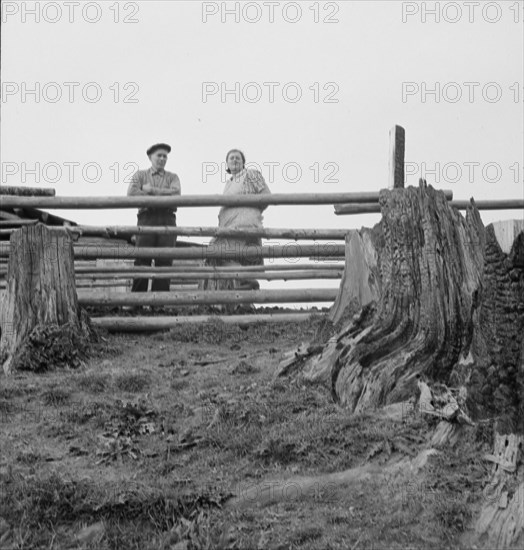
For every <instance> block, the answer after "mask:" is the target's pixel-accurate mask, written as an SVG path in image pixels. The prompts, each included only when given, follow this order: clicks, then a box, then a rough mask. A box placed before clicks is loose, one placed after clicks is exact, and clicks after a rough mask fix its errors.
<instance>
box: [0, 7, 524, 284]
mask: <svg viewBox="0 0 524 550" xmlns="http://www.w3.org/2000/svg"><path fill="white" fill-rule="evenodd" d="M15 4H16V5H15ZM22 4H25V5H26V8H28V9H29V8H33V7H34V4H35V2H17V3H15V2H2V7H3V17H4V21H3V22H2V50H1V53H2V86H3V88H2V128H1V130H2V141H1V160H2V169H3V170H2V183H5V184H11V185H20V184H24V183H25V184H26V185H40V186H51V187H55V188H56V190H57V194H58V195H95V196H97V195H124V194H125V193H126V190H127V184H126V183H125V182H124V177H125V176H126V175H128V174H129V173H130V172H131V171H132V169H133V165H131V168H130V167H129V166H127V167H125V166H124V165H125V164H126V163H134V164H135V165H139V166H140V167H141V168H147V167H148V159H147V157H146V155H145V150H146V148H147V147H148V146H149V145H151V144H152V143H155V142H159V141H166V142H167V143H170V144H171V145H172V147H173V152H172V153H171V155H170V158H169V160H168V165H167V169H168V170H171V171H174V172H176V173H178V175H179V176H180V179H181V182H182V192H183V193H185V194H200V193H202V194H205V193H220V192H222V189H223V186H224V184H223V181H224V176H223V173H222V170H221V173H217V174H214V175H210V176H207V177H204V176H203V169H204V166H203V165H204V163H211V164H209V165H208V166H210V170H211V171H212V170H213V166H214V165H213V164H212V163H215V166H218V165H220V164H221V163H222V162H223V160H224V156H225V154H226V152H227V150H228V149H230V148H232V147H239V148H241V149H243V150H244V151H245V153H246V155H247V159H248V162H249V161H251V162H255V163H257V164H259V165H261V166H262V172H263V174H264V176H265V177H266V180H267V181H268V183H269V186H270V188H271V189H272V191H273V192H279V193H283V192H316V191H319V192H340V191H371V190H379V189H381V188H383V187H386V186H387V181H388V149H389V136H388V134H389V130H390V128H391V127H392V125H394V124H400V125H402V126H404V127H405V129H406V135H407V140H406V162H407V163H411V164H409V165H408V166H409V168H408V170H409V173H410V175H409V176H408V180H407V185H416V184H417V182H418V178H419V177H420V176H421V168H422V163H425V164H426V165H427V166H428V168H429V169H431V168H432V167H434V165H435V163H440V182H439V183H436V182H435V176H434V175H431V174H428V175H427V180H428V183H430V184H434V185H435V186H436V187H440V188H446V189H452V190H453V192H454V196H455V198H457V199H468V198H469V197H471V196H473V197H475V198H476V199H479V200H480V199H488V198H520V197H523V195H524V190H523V182H524V160H523V151H524V146H523V145H524V144H523V128H524V126H523V124H524V116H523V113H524V98H523V96H524V79H523V72H524V60H523V52H524V48H523V34H524V33H523V31H524V2H522V1H521V2H518V3H517V2H513V1H511V2H505V1H503V2H498V3H497V2H491V4H492V8H491V9H490V10H488V11H486V10H484V11H483V10H482V5H479V6H476V7H475V11H474V12H473V13H471V12H468V9H471V8H468V7H467V3H466V5H465V4H464V3H463V2H458V3H449V2H440V3H435V2H418V3H415V2H399V1H395V0H388V1H342V2H320V3H315V2H309V1H301V2H299V3H298V4H299V6H300V9H301V14H299V13H298V12H297V9H296V7H295V6H294V5H293V4H294V3H292V2H280V3H278V5H277V4H275V6H274V8H273V9H274V13H273V17H274V22H273V23H271V22H270V21H269V18H270V15H271V14H270V7H269V6H268V5H267V2H266V3H264V2H259V3H258V9H259V12H258V14H257V6H255V5H254V4H255V3H253V2H251V3H246V2H240V3H239V5H240V19H241V20H240V22H238V23H236V22H235V16H234V15H227V17H226V21H225V22H222V20H221V18H222V15H223V11H222V5H223V4H226V5H227V7H228V8H234V6H235V2H226V3H223V2H197V1H163V2H160V1H147V2H146V1H142V2H119V3H118V5H117V3H115V2H114V1H107V2H91V4H92V5H93V6H92V7H91V8H89V9H88V10H87V12H86V17H85V18H90V19H91V20H93V19H96V18H97V17H99V18H100V20H99V21H98V22H96V23H89V22H88V21H86V20H85V18H83V16H82V9H84V11H85V8H86V6H85V4H86V2H80V3H79V4H80V5H79V6H78V7H76V8H75V12H74V14H73V16H72V17H73V19H74V21H73V22H69V21H68V18H69V12H68V9H69V8H67V7H66V6H65V5H63V3H60V2H59V3H54V4H59V5H60V6H61V10H62V14H61V17H59V14H58V11H57V10H56V7H54V6H45V5H46V4H50V3H49V2H40V3H39V4H40V6H39V7H38V9H39V11H40V22H39V23H37V22H35V16H34V15H31V14H29V13H22V12H23V10H22V8H21V7H20V6H21V5H22ZM51 4H53V3H51ZM246 4H250V7H249V9H248V10H247V11H246V9H245V5H246ZM435 4H438V6H439V7H440V21H439V22H435V16H434V15H431V14H430V13H423V12H424V10H426V11H427V10H430V9H432V8H434V7H435ZM451 4H453V5H451ZM470 4H471V3H470ZM482 4H484V3H482ZM515 5H517V7H518V9H516V7H515ZM16 6H18V8H17V7H16ZM456 6H459V9H460V10H461V17H459V15H460V14H459V13H458V12H457V11H456ZM117 8H118V9H117ZM97 10H98V11H97ZM204 12H205V13H208V15H207V22H204V21H203V19H204V17H203V14H204ZM215 12H217V13H215ZM413 12H416V13H413ZM244 16H246V17H247V18H251V19H252V20H254V19H255V18H256V17H257V16H260V20H259V21H258V22H255V23H249V22H248V21H246V20H245V19H244ZM117 17H118V20H119V22H115V19H116V18H117ZM126 17H127V18H128V19H132V20H136V21H138V22H136V23H124V22H123V20H124V18H126ZM315 17H318V18H319V20H320V21H319V22H318V23H316V22H315ZM286 18H287V19H288V20H292V19H296V22H295V23H291V22H287V21H286V20H285V19H286ZM403 18H404V20H405V22H403ZM45 19H47V20H49V21H52V20H53V19H57V22H56V23H52V22H48V21H46V20H45ZM324 19H327V20H338V23H331V24H330V23H324V22H323V20H324ZM446 19H447V20H446ZM453 19H458V21H457V22H456V23H453V22H451V21H452V20H453ZM470 19H471V20H472V21H471V22H470ZM497 19H498V21H497V22H493V23H490V22H489V21H488V20H491V21H494V20H497ZM23 82H25V83H27V84H26V86H27V88H34V85H35V82H37V83H39V85H40V88H41V90H42V89H43V88H44V87H45V85H46V84H47V83H50V82H56V83H58V84H59V88H58V89H60V91H61V92H62V94H63V95H62V98H61V99H60V100H58V101H57V102H55V103H53V102H51V101H50V100H52V99H54V97H55V94H56V90H57V87H56V86H54V85H50V86H47V88H46V93H47V98H46V97H43V96H40V101H39V102H36V101H35V96H34V95H27V96H26V97H25V98H24V97H23V96H22V94H21V88H22V87H23V84H22V83H23ZM65 82H78V83H80V84H79V85H78V86H77V87H76V88H74V101H73V102H69V100H68V93H69V90H70V89H71V88H68V87H67V86H66V85H64V83H65ZM89 82H95V83H97V85H98V86H99V87H100V88H99V89H100V90H101V92H102V96H101V98H100V100H99V101H94V102H92V103H89V102H88V101H86V100H85V99H84V98H83V97H82V89H83V88H84V86H85V84H87V83H89ZM206 82H207V83H209V84H208V88H207V89H208V90H210V91H216V90H218V92H217V93H215V94H214V95H211V94H210V95H208V97H207V101H204V100H203V93H202V88H203V83H206ZM236 82H238V83H240V84H239V85H240V91H241V94H240V102H239V103H237V102H235V97H234V95H233V94H230V95H228V96H226V98H225V101H221V97H220V95H221V94H220V92H221V90H222V89H223V88H224V87H227V88H228V89H233V88H234V86H235V83H236ZM267 82H274V83H278V84H275V96H274V101H273V102H270V100H269V99H270V98H269V87H268V85H264V83H267ZM436 82H438V83H439V86H440V88H441V92H440V94H439V100H440V101H439V102H438V103H437V102H436V101H435V96H434V95H430V94H427V95H426V96H424V95H423V94H422V93H421V91H420V90H421V88H422V87H423V86H424V85H426V86H427V88H434V87H435V83H436ZM467 82H476V83H478V85H465V84H464V83H467ZM114 83H117V85H116V86H115V85H114ZM126 83H134V84H132V85H128V86H127V87H125V86H126ZM248 83H252V84H251V85H250V86H248V87H247V88H245V87H244V86H245V85H246V84H248ZM289 83H295V84H291V85H290V86H288V87H287V88H286V91H287V95H286V96H285V97H284V96H283V92H282V90H283V88H284V87H285V85H286V84H289ZM315 83H318V84H315ZM328 83H332V84H328ZM403 83H404V84H403ZM406 83H411V84H406ZM423 83H425V84H423ZM450 83H451V84H450ZM453 83H456V84H453ZM490 83H491V84H490ZM326 84H327V87H326V89H323V88H324V86H325V85H326ZM17 86H18V88H19V90H18V91H17V90H16V87H17ZM406 86H407V92H408V93H410V94H411V95H406V96H405V97H404V98H403V87H404V89H405V91H406ZM468 86H469V87H468ZM110 87H112V88H110ZM257 87H258V89H260V90H261V91H262V97H261V98H260V100H259V101H254V102H249V101H246V99H245V97H244V96H245V94H247V97H248V99H249V98H254V97H255V95H256V93H257ZM310 87H313V89H310ZM117 88H118V89H119V92H120V97H119V101H118V102H116V103H115V101H114V99H115V93H116V90H117ZM297 89H300V90H301V92H302V98H301V99H300V100H299V101H297V102H295V103H293V102H291V101H290V100H291V99H293V97H294V96H295V93H296V90H297ZM13 90H14V91H13ZM417 90H418V91H417ZM457 90H459V91H460V92H461V93H462V99H460V100H459V101H457V102H455V103H453V100H454V98H455V96H456V93H457ZM6 92H7V95H6ZM95 92H96V90H95V88H94V87H91V88H88V89H86V93H87V94H89V95H90V97H92V98H93V97H94V94H95ZM242 92H244V94H243V93H242ZM470 92H471V93H473V97H472V101H470V100H469V99H470V98H469V97H468V94H470ZM9 93H10V94H11V95H9ZM317 93H318V94H319V96H318V97H317V100H318V99H319V101H318V102H315V94H317ZM497 93H498V94H500V97H499V98H497V97H496V96H497ZM130 94H131V99H136V100H138V102H135V103H125V102H123V99H124V98H125V97H128V96H129V95H130ZM329 94H332V95H331V97H332V98H333V99H336V100H338V102H336V103H327V102H324V101H323V100H324V99H326V98H327V97H328V96H329ZM403 99H404V101H403ZM423 100H425V101H423ZM37 162H39V163H40V167H41V168H40V171H39V172H40V182H39V183H37V182H36V181H35V178H34V176H33V175H31V174H25V182H24V181H23V180H22V169H23V168H24V166H22V165H23V164H24V163H25V167H27V168H28V169H31V168H34V167H35V166H34V165H35V163H37ZM8 163H10V164H8ZM49 163H57V164H58V165H59V167H61V171H62V178H61V180H60V181H58V182H56V183H51V182H50V181H49V179H53V178H54V177H55V174H56V171H55V169H54V168H53V166H52V165H51V164H49ZM64 163H79V166H77V167H76V168H75V178H74V181H73V182H69V181H68V179H69V178H68V167H67V166H68V165H66V164H64ZM88 163H96V165H98V166H99V167H100V172H99V173H98V174H97V172H96V171H95V170H94V169H93V168H91V169H90V170H88V176H89V177H91V178H93V179H98V180H99V181H95V182H93V183H88V182H86V181H85V179H84V178H83V177H82V169H83V168H85V167H86V165H87V164H88ZM263 163H279V164H278V165H277V166H276V167H275V172H274V178H273V181H271V178H270V173H269V168H268V165H267V164H266V165H265V166H264V165H263ZM288 163H297V164H298V165H299V166H300V168H301V170H302V176H301V178H300V179H299V181H297V182H293V181H291V180H292V179H293V178H294V177H295V174H296V172H295V170H294V169H293V168H292V167H290V168H289V171H288V172H287V173H283V170H282V168H283V166H284V165H286V164H288ZM315 163H318V165H317V166H318V168H319V171H318V177H317V179H318V181H317V182H315V173H314V171H313V169H310V167H312V166H314V165H315ZM327 163H332V164H330V165H328V166H326V164H327ZM450 163H456V164H450ZM471 163H473V164H471ZM490 163H493V164H490ZM45 165H47V166H48V172H47V174H45V173H44V170H43V167H44V166H45ZM457 165H458V166H459V168H460V169H461V171H462V177H461V178H460V179H458V181H456V182H455V181H454V180H455V179H457V178H456V175H457V172H456V166H457ZM111 167H112V168H111ZM117 167H118V174H117ZM13 171H16V173H14V174H13V175H10V172H13ZM84 171H85V170H84ZM497 171H498V173H497ZM333 172H336V173H334V174H333ZM470 175H471V177H470ZM330 176H331V178H330ZM115 178H116V179H117V180H119V181H117V182H116V183H115V182H114V179H115ZM46 179H47V180H48V181H46ZM333 180H338V181H333ZM490 180H491V181H490ZM60 213H61V215H64V216H66V217H70V218H72V219H74V220H76V221H78V222H84V223H91V224H104V223H108V224H116V223H122V224H134V223H135V222H136V212H134V211H132V210H122V211H83V212H80V211H76V212H67V211H61V212H60ZM217 214H218V209H217V208H205V209H183V210H179V213H178V224H179V225H216V223H217ZM521 216H522V213H521V212H518V211H512V212H511V211H510V212H483V213H482V218H483V220H484V222H485V223H488V222H490V221H495V220H499V219H507V218H517V217H521ZM378 220H379V216H378V215H362V216H341V217H337V216H335V215H334V214H333V208H332V207H331V206H320V207H318V206H317V207H302V206H301V207H270V208H269V209H268V210H267V211H266V213H265V225H266V226H267V227H284V226H286V227H339V228H342V227H347V228H358V227H361V226H362V225H367V226H370V225H373V224H374V223H376V222H377V221H378ZM282 284H283V283H281V282H280V283H273V284H272V285H271V286H272V287H275V286H281V285H282ZM307 285H308V286H310V285H311V283H307ZM268 286H269V285H268ZM321 286H332V285H330V284H329V283H328V282H326V283H322V285H321Z"/></svg>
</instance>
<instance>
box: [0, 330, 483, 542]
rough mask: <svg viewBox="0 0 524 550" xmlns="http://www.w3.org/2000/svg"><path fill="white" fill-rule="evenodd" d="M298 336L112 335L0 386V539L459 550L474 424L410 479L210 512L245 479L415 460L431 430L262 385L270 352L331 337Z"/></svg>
mask: <svg viewBox="0 0 524 550" xmlns="http://www.w3.org/2000/svg"><path fill="white" fill-rule="evenodd" d="M300 327H301V330H300V332H298V331H297V329H296V326H293V325H286V328H285V331H284V332H283V333H282V334H280V335H279V334H276V332H278V329H275V326H271V327H268V326H266V327H264V326H262V325H261V326H250V327H248V328H247V330H243V329H240V328H239V327H236V329H235V330H231V331H230V330H229V327H228V328H227V330H226V328H225V327H224V326H223V323H218V324H217V326H215V328H214V329H213V330H215V333H213V332H212V330H211V329H212V327H211V328H210V327H208V329H206V330H211V332H209V333H207V336H206V338H207V341H208V342H209V343H205V342H201V341H200V342H199V344H198V346H197V345H195V343H194V341H193V340H194V339H195V338H196V336H195V334H197V335H198V334H202V332H201V329H198V328H196V327H189V328H188V327H186V329H187V332H183V333H176V331H175V332H173V333H171V334H161V335H155V336H153V335H148V336H132V337H129V336H126V337H124V336H111V337H106V340H101V341H100V342H99V343H97V344H95V345H94V348H93V353H92V357H93V358H92V359H91V362H90V364H89V365H88V367H87V369H85V370H81V371H78V370H76V371H70V370H66V371H61V372H59V371H56V372H50V373H46V374H45V375H44V376H41V375H35V374H33V373H22V374H21V375H20V376H17V378H12V379H10V380H6V384H3V382H4V380H2V388H1V389H0V407H3V408H5V409H6V410H8V411H10V412H9V414H8V415H6V425H5V430H2V432H0V446H1V447H2V450H3V456H2V461H3V464H4V465H5V466H4V467H2V466H1V465H0V491H1V494H2V496H3V498H2V499H1V501H0V517H3V518H4V519H5V521H6V522H7V523H8V524H9V529H10V534H9V538H8V539H6V540H8V544H7V545H6V543H5V541H3V543H2V544H3V545H4V546H6V547H7V548H10V547H12V548H50V549H58V548H78V547H80V546H81V544H80V541H79V540H78V539H77V538H76V537H77V535H78V534H82V533H89V529H90V528H93V529H94V530H95V535H93V536H94V537H95V538H94V539H93V541H92V542H91V543H89V544H91V547H93V548H100V549H102V550H103V549H112V548H115V549H116V548H126V549H127V548H129V549H134V548H136V549H138V548H140V549H146V550H147V549H149V548H151V549H153V548H154V549H166V550H167V549H168V548H169V549H171V548H173V547H174V546H175V545H176V544H177V543H179V542H183V541H185V542H186V543H187V548H188V550H199V549H208V548H218V547H222V548H274V549H276V548H282V549H284V548H291V549H295V548H296V549H301V550H305V549H311V550H313V549H315V550H316V549H317V548H353V547H355V548H357V549H360V548H370V547H377V548H382V547H384V548H385V547H387V548H396V549H401V548H402V549H404V548H406V547H420V548H431V549H437V548H444V547H451V546H453V545H455V546H456V545H458V541H459V538H460V535H461V533H462V532H463V531H464V529H465V528H467V526H468V524H469V522H470V521H471V519H472V514H473V513H474V511H475V509H476V508H475V507H476V506H477V505H478V502H479V499H480V498H482V495H481V489H482V487H483V486H484V485H483V483H484V481H485V480H486V476H487V471H486V469H485V467H484V466H483V463H482V461H480V460H479V457H481V456H482V454H483V449H486V450H489V445H490V443H491V441H490V438H489V433H488V431H489V428H488V427H486V426H484V425H483V426H482V428H481V429H479V430H477V431H475V432H473V431H472V432H471V433H470V435H469V436H468V437H464V438H462V440H461V441H460V443H459V448H458V449H457V450H452V449H444V450H443V452H442V453H441V454H440V455H438V456H435V457H432V458H431V460H430V462H429V463H428V465H427V466H426V468H425V470H424V471H423V473H422V474H421V475H420V476H419V477H417V478H413V477H411V473H410V472H409V471H407V470H406V471H402V472H399V473H398V474H397V475H396V476H391V477H386V478H376V479H375V478H373V479H370V480H367V481H366V480H357V481H356V482H355V483H353V484H352V485H351V486H347V485H334V484H331V485H329V484H320V485H319V486H315V487H314V489H315V490H314V491H311V492H308V493H307V494H306V493H304V494H301V495H300V498H291V496H289V498H285V499H284V500H283V501H280V502H277V503H274V504H271V505H268V506H266V507H261V508H256V507H255V508H251V509H230V508H221V507H220V505H221V504H222V503H223V502H224V499H225V498H226V497H227V496H230V495H231V493H234V492H236V491H237V490H239V488H242V487H245V486H250V485H253V484H256V483H262V484H263V483H265V482H268V481H272V480H281V481H283V482H286V481H288V480H290V479H291V480H292V479H293V478H294V477H296V476H298V477H307V476H320V475H324V474H329V473H331V472H339V471H342V470H346V469H348V468H353V467H359V466H362V465H364V464H368V463H369V462H372V463H374V464H377V465H382V464H386V463H388V462H389V461H390V460H391V459H400V458H402V457H406V456H408V455H406V453H405V452H403V451H402V449H406V448H408V449H410V450H411V451H413V452H414V453H416V452H417V451H418V450H420V449H422V448H423V447H424V446H425V444H426V435H427V434H429V433H431V431H432V429H433V426H432V425H431V424H430V423H428V421H426V420H425V419H424V418H421V417H417V416H411V417H406V418H405V419H403V421H401V422H398V421H396V422H395V421H392V420H387V419H384V418H381V417H378V416H376V415H373V414H362V415H350V414H349V413H348V412H347V411H346V410H344V409H341V408H340V407H338V406H337V405H335V404H334V403H333V402H332V399H331V395H330V392H329V390H328V389H327V388H323V387H321V386H316V385H311V384H303V383H300V382H293V381H291V380H289V379H277V380H276V381H274V380H273V378H272V375H273V372H274V369H275V368H276V366H277V364H278V362H279V359H280V357H281V356H282V352H284V351H287V350H288V349H291V348H292V347H294V346H296V345H298V344H299V343H300V342H301V341H303V340H307V339H308V338H309V337H310V336H311V335H313V336H314V335H317V337H318V339H320V340H322V339H325V338H326V337H328V336H329V334H330V330H331V329H330V328H329V327H328V326H327V325H325V324H321V323H318V322H317V321H314V322H313V321H312V322H311V323H303V324H301V325H300ZM199 331H200V332H199ZM181 334H182V336H181ZM240 336H242V339H239V338H240ZM181 339H185V340H187V341H181ZM219 341H220V343H215V342H219ZM115 350H118V353H115ZM243 353H249V358H246V357H244V358H242V354H243ZM108 357H109V358H111V360H110V361H108V360H107V358H108ZM144 357H146V362H145V363H144ZM223 357H225V358H227V360H226V361H224V362H219V363H216V364H210V365H207V366H203V361H202V360H203V359H205V360H207V359H214V358H223ZM129 365H143V367H141V370H140V371H132V372H129ZM166 367H167V368H166ZM35 380H36V381H37V382H38V384H36V385H35ZM42 386H43V387H42ZM33 394H36V395H37V396H38V397H37V400H36V401H37V402H38V403H39V406H40V407H41V408H42V409H43V411H42V413H38V414H35V415H32V416H27V417H22V416H21V415H20V414H18V413H16V411H19V410H22V409H23V407H24V406H27V405H28V403H29V402H31V403H33V402H34V401H35V400H34V395H33ZM13 411H15V413H14V412H13ZM13 434H16V438H15V439H13ZM13 441H15V442H16V444H15V443H13ZM18 441H20V442H21V443H20V444H19V443H18ZM29 442H32V443H34V444H32V446H31V447H30V446H29ZM36 442H37V443H36ZM108 442H109V443H110V444H111V445H113V447H112V448H120V449H121V450H122V449H123V450H125V449H131V450H132V451H133V453H134V455H135V457H133V456H132V455H131V454H129V453H127V454H126V453H125V452H120V453H117V452H115V454H114V456H112V457H111V459H108V460H104V461H102V462H100V459H101V455H100V451H103V450H105V449H107V443H108ZM37 445H38V446H37ZM48 458H52V460H48ZM7 465H9V467H7ZM86 529H87V530H86ZM81 536H83V535H81ZM86 536H87V535H86ZM89 544H88V543H87V542H86V543H85V544H84V547H86V546H89Z"/></svg>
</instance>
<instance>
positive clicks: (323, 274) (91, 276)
mask: <svg viewBox="0 0 524 550" xmlns="http://www.w3.org/2000/svg"><path fill="white" fill-rule="evenodd" d="M342 272H343V270H342V269H339V270H338V271H335V270H325V271H320V270H318V271H317V270H315V271H308V270H301V271H281V272H278V271H270V272H267V273H264V272H263V271H244V272H242V271H240V272H239V271H228V272H225V273H224V272H222V273H219V272H214V273H213V272H207V273H202V272H198V271H187V272H186V273H181V272H180V271H171V272H163V273H156V272H155V271H149V272H142V273H136V274H135V277H139V278H142V277H143V278H146V279H172V280H173V281H174V280H177V281H186V280H198V279H202V280H221V279H260V280H265V281H273V280H279V279H280V280H284V281H292V280H301V279H340V278H341V277H342ZM77 278H81V279H86V280H97V279H106V280H110V279H116V280H122V279H124V280H127V279H130V278H132V274H130V273H129V272H127V273H126V272H122V273H84V274H80V275H77Z"/></svg>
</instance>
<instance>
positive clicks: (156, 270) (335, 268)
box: [0, 258, 344, 278]
mask: <svg viewBox="0 0 524 550" xmlns="http://www.w3.org/2000/svg"><path fill="white" fill-rule="evenodd" d="M337 260H340V258H338V259H337ZM177 264H178V262H177ZM177 264H175V265H173V266H171V267H148V266H133V265H123V266H104V265H101V266H96V265H93V266H76V267H75V275H76V277H77V278H83V277H86V276H88V275H92V276H94V277H97V278H104V277H105V276H106V275H107V277H115V276H118V277H125V278H132V277H137V276H141V277H146V278H147V277H154V276H157V275H159V274H166V275H168V276H169V278H176V277H178V275H179V274H181V273H187V272H189V271H191V273H194V274H195V275H196V276H198V277H199V278H200V277H201V276H202V275H204V274H209V275H210V276H211V277H210V278H213V277H212V275H213V274H227V273H232V274H235V273H250V274H251V273H256V274H258V275H260V276H263V275H264V273H272V272H274V271H278V272H286V273H288V272H291V273H294V272H299V273H302V272H303V271H308V272H316V271H322V272H323V273H327V272H334V273H342V272H343V271H344V266H342V265H340V264H338V265H336V264H335V263H334V261H332V262H331V263H320V262H319V263H307V264H290V265H264V266H257V265H253V266H240V265H238V264H235V265H234V266H221V267H211V266H210V267H201V266H195V265H183V266H180V265H177ZM6 274H7V268H6V267H0V276H5V275H6Z"/></svg>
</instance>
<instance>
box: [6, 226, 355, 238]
mask: <svg viewBox="0 0 524 550" xmlns="http://www.w3.org/2000/svg"><path fill="white" fill-rule="evenodd" d="M70 230H71V231H72V232H74V233H80V234H81V235H82V236H84V237H85V236H98V237H119V236H128V235H179V236H185V237H262V238H264V239H294V240H298V239H308V240H319V239H326V240H344V239H345V237H346V234H347V233H348V231H349V230H347V229H293V228H278V227H268V228H264V227H244V228H229V227H205V226H202V227H180V226H179V227H167V226H166V227H162V226H152V227H148V226H138V227H137V226H136V225H115V226H98V225H75V226H73V227H71V228H70ZM0 231H2V230H0ZM5 231H6V232H7V231H10V232H12V231H13V230H12V229H8V230H5ZM0 234H2V233H0Z"/></svg>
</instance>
